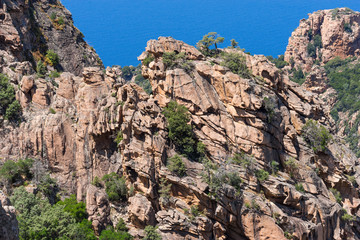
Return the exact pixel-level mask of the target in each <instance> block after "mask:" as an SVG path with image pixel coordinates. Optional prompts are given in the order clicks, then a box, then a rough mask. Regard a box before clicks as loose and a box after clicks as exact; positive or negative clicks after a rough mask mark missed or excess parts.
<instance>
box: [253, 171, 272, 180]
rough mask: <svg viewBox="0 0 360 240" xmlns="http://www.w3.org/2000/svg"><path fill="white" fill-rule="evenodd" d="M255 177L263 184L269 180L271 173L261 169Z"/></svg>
mask: <svg viewBox="0 0 360 240" xmlns="http://www.w3.org/2000/svg"><path fill="white" fill-rule="evenodd" d="M255 176H256V178H257V179H258V180H259V181H260V182H263V181H265V180H267V179H268V178H269V173H268V172H267V171H265V170H264V169H260V170H258V171H256V173H255Z"/></svg>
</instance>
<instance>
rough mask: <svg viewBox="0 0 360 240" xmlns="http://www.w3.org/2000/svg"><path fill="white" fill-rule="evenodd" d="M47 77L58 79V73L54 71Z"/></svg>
mask: <svg viewBox="0 0 360 240" xmlns="http://www.w3.org/2000/svg"><path fill="white" fill-rule="evenodd" d="M49 77H50V78H52V79H55V78H58V77H60V73H59V72H58V71H56V70H54V71H52V72H51V73H50V74H49Z"/></svg>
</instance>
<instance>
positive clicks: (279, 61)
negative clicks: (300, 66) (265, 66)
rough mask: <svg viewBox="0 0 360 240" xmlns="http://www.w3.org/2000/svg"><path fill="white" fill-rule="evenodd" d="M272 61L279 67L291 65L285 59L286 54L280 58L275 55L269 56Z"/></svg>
mask: <svg viewBox="0 0 360 240" xmlns="http://www.w3.org/2000/svg"><path fill="white" fill-rule="evenodd" d="M266 58H267V59H269V61H270V62H272V63H274V64H275V66H276V67H277V68H280V69H281V68H284V67H285V66H287V65H289V63H288V62H286V61H285V60H284V55H280V56H279V57H278V58H274V57H273V56H267V57H266Z"/></svg>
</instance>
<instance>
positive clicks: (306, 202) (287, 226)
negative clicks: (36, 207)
mask: <svg viewBox="0 0 360 240" xmlns="http://www.w3.org/2000/svg"><path fill="white" fill-rule="evenodd" d="M30 2H31V1H30ZM1 3H3V6H4V7H3V9H2V11H3V13H4V14H5V15H6V17H4V18H3V19H2V18H1V17H0V20H3V21H4V23H3V25H4V26H6V27H4V28H3V29H2V30H0V47H1V50H0V54H1V56H2V58H0V60H1V62H0V66H1V69H2V72H3V73H5V74H7V75H8V76H9V78H10V81H11V83H12V84H13V85H14V86H15V87H14V89H15V91H16V98H17V99H18V100H19V101H20V103H21V106H22V107H23V121H22V122H21V123H20V124H19V125H14V124H12V123H9V122H8V121H6V120H5V121H3V120H2V121H1V122H0V124H1V127H0V139H6V141H0V157H1V159H10V158H11V159H18V158H25V157H31V158H35V159H39V160H40V161H42V162H44V163H46V166H48V167H49V170H50V171H51V172H52V177H54V178H56V179H57V181H58V184H59V186H61V188H62V189H64V190H66V191H68V192H71V193H76V195H77V198H78V200H86V203H87V211H88V213H89V220H91V221H92V223H93V227H94V229H95V231H96V232H97V233H100V232H101V230H103V229H105V228H106V226H107V225H111V224H113V225H114V223H115V222H116V221H118V219H119V218H120V217H121V218H123V219H124V220H125V222H126V224H127V226H128V227H129V229H130V231H129V232H130V233H131V234H132V235H134V237H135V238H136V239H139V238H142V237H143V236H144V231H143V229H144V228H145V227H146V226H147V225H157V226H158V227H159V228H158V231H159V232H160V233H161V235H162V236H163V238H168V239H184V238H185V239H286V238H290V237H292V238H293V239H346V238H348V239H360V236H359V230H358V228H359V227H358V223H357V222H356V221H345V220H343V219H342V216H343V215H344V213H345V211H344V210H346V211H347V213H349V214H351V215H353V216H354V217H357V219H359V217H360V198H359V185H360V182H359V179H360V178H359V177H360V169H359V162H358V159H357V158H356V157H355V156H354V154H353V153H352V152H351V151H350V150H348V148H347V147H346V146H345V145H344V144H342V141H340V140H339V139H337V138H336V137H334V138H333V141H332V142H330V143H329V144H328V146H327V149H326V150H325V151H323V152H314V151H313V149H312V148H310V147H309V145H308V144H307V143H306V142H305V140H304V139H303V137H302V135H301V133H302V127H303V125H304V123H305V122H306V121H307V120H309V119H313V120H316V121H318V122H319V123H321V124H322V125H324V126H326V127H327V128H328V129H329V130H330V131H332V129H333V125H334V123H333V120H332V119H331V117H330V115H329V112H330V106H329V105H327V104H326V102H324V101H323V99H322V98H321V97H319V95H318V94H317V93H322V92H324V91H325V90H326V92H329V89H330V88H328V87H327V85H326V82H324V81H323V80H324V79H325V78H326V74H325V72H324V70H323V68H321V67H313V68H312V69H311V73H310V74H309V75H308V77H307V80H306V82H305V84H304V86H299V85H298V84H296V83H293V82H291V81H290V80H289V76H288V75H287V73H286V71H281V70H279V69H277V68H276V67H275V65H274V64H272V63H271V62H269V61H268V60H267V59H266V57H264V56H260V55H256V56H250V55H247V54H245V53H243V52H242V51H241V50H238V49H225V50H219V51H224V53H228V54H229V53H231V54H237V55H240V56H241V57H242V58H243V59H244V60H245V64H246V66H247V68H248V69H249V70H250V72H251V73H250V74H249V75H248V77H241V76H240V75H237V74H235V73H233V72H231V71H230V69H229V68H227V67H225V66H223V65H224V64H222V63H223V59H222V58H221V57H214V58H206V57H205V56H204V55H203V54H202V53H201V52H199V51H198V50H197V49H196V48H194V47H193V46H190V45H188V44H185V43H184V42H181V41H177V40H175V39H173V38H170V37H166V38H165V37H160V38H159V39H158V40H150V41H149V42H148V45H147V47H146V50H145V52H144V53H143V54H142V55H141V56H140V57H139V59H140V60H144V59H153V61H152V62H151V63H149V64H148V66H145V65H144V66H143V67H142V74H143V76H145V77H146V78H148V79H149V81H150V83H151V85H152V89H153V94H152V95H150V96H149V95H147V94H146V93H145V92H144V91H143V89H141V88H140V87H139V86H137V85H136V84H133V83H126V82H125V81H124V80H123V79H122V78H121V77H120V75H121V74H120V71H119V68H117V67H113V68H107V69H106V70H105V71H103V70H102V68H101V66H92V67H87V66H89V65H94V64H93V63H94V61H93V60H91V59H92V58H90V60H88V61H87V60H86V61H83V60H80V59H79V56H80V55H79V54H80V52H81V54H83V53H84V52H83V51H85V52H86V53H89V54H90V55H91V56H93V57H96V55H95V53H94V52H93V51H92V50H91V51H90V50H89V51H90V52H87V51H88V50H85V48H87V45H86V44H85V43H84V42H82V40H81V39H78V38H77V36H79V33H78V32H77V31H76V30H74V28H73V27H72V26H71V16H70V14H69V13H68V12H67V10H65V9H63V8H62V6H61V5H60V4H59V3H55V2H50V3H51V5H49V4H48V1H32V3H29V2H28V1H26V2H25V1H24V2H21V1H20V0H17V1H11V2H10V1H2V2H1ZM30 8H31V9H32V10H34V12H35V13H36V14H35V16H34V19H35V23H37V24H38V26H37V27H38V28H39V29H40V30H41V33H42V35H43V37H44V38H45V36H47V35H52V36H55V37H54V39H52V38H49V39H48V40H46V43H47V46H48V47H49V48H50V49H54V50H56V51H57V52H58V54H59V56H60V60H61V61H60V64H61V65H62V66H63V69H65V70H68V71H70V72H71V73H69V72H63V73H62V74H61V75H60V77H57V78H54V79H50V78H45V79H43V78H41V77H39V76H37V75H36V74H35V72H34V69H33V68H32V64H31V63H33V60H34V59H30V62H29V61H26V60H29V59H28V57H29V56H30V55H29V53H30V54H31V56H32V57H33V58H35V56H34V54H32V53H33V52H32V50H33V48H31V46H32V45H31V44H33V38H32V36H31V34H30V33H27V34H25V33H22V32H21V31H23V29H25V26H28V25H27V24H31V23H30V22H31V21H33V20H31V19H30V20H31V21H30V20H29V19H28V21H24V23H25V25H24V26H22V27H23V28H21V27H19V26H18V25H17V23H18V22H19V21H20V20H21V19H23V18H25V19H26V14H25V15H24V14H23V13H25V12H26V10H27V9H30ZM346 11H347V10H344V9H342V10H339V12H337V13H338V14H340V19H347V20H349V19H350V20H351V21H353V22H356V21H355V20H354V19H356V18H355V17H354V16H356V14H353V13H349V14H348V12H346ZM52 13H55V15H56V16H58V14H60V15H61V16H63V20H64V21H65V23H67V24H65V26H62V24H59V22H58V21H55V20H56V18H55V20H54V19H52V18H51V16H54V15H53V14H52ZM320 13H321V14H323V15H324V16H323V17H320V18H319V19H322V20H321V21H320V20H319V21H317V20H316V21H315V20H314V21H313V23H312V24H313V25H311V29H313V33H314V34H315V35H316V34H317V33H318V31H317V30H316V29H319V31H321V35H322V37H323V39H322V41H323V46H324V47H323V49H322V50H320V51H323V52H322V53H323V56H324V60H323V61H324V62H325V61H327V60H328V59H330V58H331V57H330V55H331V54H333V53H334V52H337V51H340V50H336V49H335V50H334V49H333V48H332V47H331V46H333V45H332V43H330V42H327V41H328V40H326V36H328V35H327V34H328V33H327V32H326V31H325V30H324V31H323V29H324V28H325V27H324V26H325V25H324V26H323V23H325V22H326V21H329V22H331V21H334V22H337V21H339V19H337V15H335V20H332V18H331V19H328V15H329V14H330V11H323V12H320ZM320 13H319V14H320ZM345 13H346V14H348V15H345ZM321 14H320V15H321ZM60 15H59V16H60ZM343 15H344V16H343ZM0 16H2V15H0ZM24 16H25V17H24ZM47 16H50V18H47ZM56 16H55V17H56ZM8 18H11V19H12V21H8V20H9V19H8ZM16 19H17V20H16ZM311 19H317V18H315V15H314V16H313V17H311ZM324 19H328V20H326V21H325V20H324ZM38 20H41V21H40V22H41V23H38ZM350 20H349V21H350ZM317 22H318V23H317ZM42 24H43V25H42ZM68 24H69V25H68ZM302 24H303V25H304V28H302V27H299V29H302V30H301V31H304V34H305V32H306V31H308V30H309V29H310V28H308V25H307V24H308V23H307V22H306V21H302ZM354 24H355V23H354ZM318 25H319V27H318V28H317V26H318ZM31 26H32V25H31ZM320 26H322V27H320ZM336 26H337V25H336ZM5 31H6V32H5ZM57 31H58V32H57ZM297 31H300V30H297ZM20 33H22V34H20ZM50 33H51V34H50ZM307 33H308V32H307ZM1 34H2V35H4V36H6V37H5V38H4V37H1V36H2V35H1ZM56 34H58V35H56ZM353 34H357V30H355V29H354V32H353ZM69 36H72V37H76V39H77V40H76V42H73V40H74V39H73V40H71V42H70V44H69V45H71V46H68V48H66V47H63V49H62V50H60V49H57V47H59V48H61V46H63V44H64V41H67V39H68V37H69ZM294 36H295V35H294ZM304 39H305V38H304ZM331 39H332V38H331ZM345 40H346V41H347V42H346V44H348V45H349V46H352V45H351V44H352V43H351V41H350V40H349V39H347V38H345ZM348 40H349V41H348ZM69 41H70V40H69ZM74 41H75V40H74ZM294 41H295V40H294ZM307 41H308V42H309V40H307ZM329 41H330V40H329ZM292 44H293V45H294V44H295V45H296V44H298V43H296V42H294V43H291V44H289V47H288V51H287V57H288V59H289V57H290V58H291V57H294V61H295V64H297V65H299V66H300V65H301V64H307V62H306V61H305V62H304V61H303V59H306V56H305V58H302V55H301V54H300V53H296V54H299V55H296V54H295V50H293V49H292V47H291V46H292ZM306 44H307V43H306V41H305V40H304V42H301V44H300V43H299V44H298V45H299V46H301V48H299V49H300V50H301V49H302V48H304V47H305V48H306V46H305V45H306ZM354 44H355V42H354ZM55 45H56V46H55ZM295 45H294V46H295ZM298 45H296V46H298ZM34 46H35V47H36V46H37V45H34ZM74 47H75V48H76V50H74V51H75V52H74V55H70V54H69V52H71V51H72V48H74ZM35 49H36V48H35ZM331 49H332V50H331ZM339 49H340V48H339ZM341 49H343V48H341ZM303 50H304V49H303ZM303 50H301V51H303ZM328 50H329V51H328ZM330 50H331V51H330ZM59 51H60V52H59ZM341 51H344V52H345V50H344V49H343V50H341ZM165 52H175V53H184V55H181V56H184V57H183V59H182V61H184V63H186V67H183V68H182V67H174V68H173V69H170V68H168V67H167V66H166V64H164V62H163V59H162V56H163V54H164V53H165ZM40 53H41V52H40ZM346 54H355V51H354V52H351V50H349V49H348V52H346ZM31 56H30V58H31ZM68 56H73V57H72V58H71V59H68V58H67V57H68ZM74 56H75V57H74ZM150 56H151V58H149V57H150ZM297 56H298V57H297ZM40 58H41V56H40ZM325 59H327V60H325ZM64 61H65V62H66V64H68V65H66V64H65V62H64ZM311 61H312V60H311ZM309 63H310V60H309ZM63 64H64V65H63ZM49 69H50V68H49ZM80 73H81V74H80ZM308 90H310V91H312V92H310V91H308ZM172 100H176V101H177V102H178V103H179V104H182V105H184V106H186V107H187V108H188V109H189V118H190V122H189V124H191V125H192V127H193V132H194V137H195V138H196V140H197V141H201V142H202V143H203V144H204V146H205V149H206V151H205V156H206V158H207V159H209V161H210V162H211V163H212V164H214V165H216V166H217V170H216V175H215V177H217V178H218V180H223V179H224V176H225V177H228V178H230V177H231V176H235V175H236V176H239V177H240V178H241V180H238V179H237V180H238V182H237V183H236V184H234V183H232V186H231V185H229V184H226V183H225V181H224V182H221V183H219V185H220V186H219V187H218V189H217V192H216V194H214V192H210V190H211V186H209V182H208V183H207V182H206V181H205V180H204V177H203V176H204V174H209V172H206V171H209V170H208V169H207V168H208V167H209V164H210V163H208V162H206V161H205V162H197V161H195V160H194V159H190V158H189V159H188V158H186V157H185V156H181V159H182V160H183V162H184V165H185V166H186V176H184V177H179V176H177V175H176V174H174V173H172V172H171V171H170V170H169V169H168V168H167V160H168V158H169V157H171V156H174V155H175V154H176V149H175V147H174V146H173V144H172V142H171V141H170V140H169V138H168V129H167V121H166V118H165V117H164V115H163V113H162V112H163V107H165V106H166V105H167V104H168V103H169V102H170V101H172ZM116 138H117V141H115V139H116ZM237 153H244V154H246V156H247V157H248V158H249V160H248V161H249V163H248V165H249V166H241V164H240V165H238V164H234V162H233V161H232V158H233V157H234V155H235V154H237ZM274 166H277V168H278V169H277V170H278V171H275V170H274ZM264 171H268V172H273V174H272V175H270V176H268V178H264V179H261V178H260V177H259V175H258V174H259V172H263V173H264ZM111 172H115V173H117V174H118V175H121V176H123V177H124V178H125V179H126V185H127V187H128V189H129V196H128V200H127V201H124V202H121V203H119V202H115V203H109V200H108V198H107V195H106V192H105V191H104V189H103V188H101V187H99V186H98V187H95V186H93V185H92V184H91V183H92V181H93V180H94V179H95V177H98V178H100V179H101V178H102V177H103V176H104V175H105V174H108V173H111ZM275 172H276V173H275ZM224 174H233V175H224ZM234 174H235V175H234ZM229 176H230V177H229ZM349 176H351V177H353V178H354V179H355V180H354V181H350V180H351V179H350V178H349ZM258 178H259V179H258ZM235 180H236V179H235ZM228 183H231V181H230V182H228ZM164 184H165V185H166V186H167V191H166V192H165V193H164V191H165V190H164V189H163V188H165V187H164ZM330 188H333V190H332V191H331V190H330ZM130 189H131V191H130ZM334 189H335V190H334ZM337 192H339V194H340V195H341V196H342V199H341V201H340V200H339V199H336V197H337V198H338V196H334V194H335V195H337V194H336V193H337ZM214 195H215V196H214ZM5 205H6V204H2V206H5ZM7 206H8V204H7ZM4 209H5V207H4ZM8 209H10V207H9V208H8ZM0 210H1V209H0ZM5 211H6V210H5ZM0 212H1V211H0ZM7 212H9V211H7ZM10 212H11V211H10ZM6 214H8V213H6ZM6 214H5V215H6ZM3 215H4V214H3ZM5 215H4V216H5ZM8 215H9V214H8ZM8 215H6V216H8ZM10 216H13V215H11V214H10ZM12 219H14V218H12ZM0 220H2V219H0ZM4 221H5V220H4ZM1 222H3V221H1ZM14 224H15V223H14ZM14 226H16V225H14ZM8 229H10V228H6V230H8Z"/></svg>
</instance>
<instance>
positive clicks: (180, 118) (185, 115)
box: [163, 101, 197, 158]
mask: <svg viewBox="0 0 360 240" xmlns="http://www.w3.org/2000/svg"><path fill="white" fill-rule="evenodd" d="M163 114H164V116H165V117H166V120H167V122H168V129H169V138H170V140H171V141H172V142H173V143H174V145H175V147H176V148H177V150H178V151H179V152H180V153H183V154H186V155H187V156H188V157H193V158H196V154H197V152H196V140H195V137H194V134H193V131H192V126H191V125H190V124H188V123H189V121H190V116H189V111H188V109H187V108H186V107H185V106H182V105H180V104H178V103H177V102H175V101H171V102H170V103H169V104H168V105H167V107H165V108H164V111H163Z"/></svg>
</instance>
